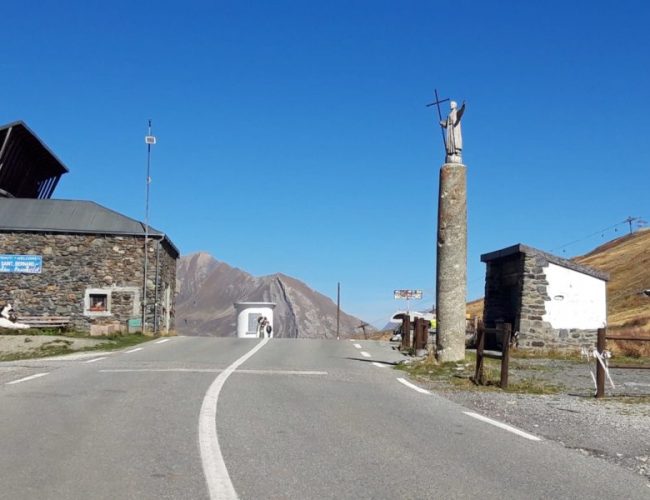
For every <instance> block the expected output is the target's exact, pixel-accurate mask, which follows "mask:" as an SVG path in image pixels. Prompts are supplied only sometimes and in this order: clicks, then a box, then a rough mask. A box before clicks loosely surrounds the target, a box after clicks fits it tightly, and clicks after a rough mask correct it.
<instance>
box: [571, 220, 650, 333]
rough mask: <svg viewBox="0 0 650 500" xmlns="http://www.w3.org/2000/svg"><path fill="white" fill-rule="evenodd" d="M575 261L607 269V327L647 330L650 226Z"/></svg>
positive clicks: (649, 318)
mask: <svg viewBox="0 0 650 500" xmlns="http://www.w3.org/2000/svg"><path fill="white" fill-rule="evenodd" d="M574 260H575V261H576V262H578V263H579V264H584V265H586V266H590V267H593V268H595V269H598V270H601V271H605V272H607V273H609V275H610V280H609V283H607V315H608V324H609V327H610V329H616V330H620V329H624V328H630V327H633V328H638V329H640V331H641V332H648V333H650V298H648V297H646V296H644V295H642V294H641V293H640V292H641V290H645V289H646V288H650V230H648V229H645V230H639V231H637V232H635V233H632V234H629V235H627V236H624V237H622V238H619V239H616V240H613V241H610V242H608V243H606V244H604V245H602V246H600V247H598V248H596V249H595V250H593V251H592V252H590V253H588V254H587V255H583V256H582V257H576V258H575V259H574Z"/></svg>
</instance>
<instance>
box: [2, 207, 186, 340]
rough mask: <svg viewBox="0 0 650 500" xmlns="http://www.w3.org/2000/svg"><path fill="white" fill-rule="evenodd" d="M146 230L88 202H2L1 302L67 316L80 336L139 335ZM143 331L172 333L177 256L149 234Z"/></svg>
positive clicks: (161, 237)
mask: <svg viewBox="0 0 650 500" xmlns="http://www.w3.org/2000/svg"><path fill="white" fill-rule="evenodd" d="M144 241H145V228H144V225H143V224H142V223H141V222H138V221H136V220H134V219H130V218H128V217H126V216H124V215H121V214H119V213H117V212H114V211H112V210H109V209H107V208H105V207H103V206H100V205H98V204H96V203H94V202H91V201H69V200H52V199H31V198H10V197H7V198H4V197H0V254H1V255H0V303H2V302H11V303H12V304H13V305H14V307H15V309H16V310H17V312H18V314H19V316H20V315H23V316H41V315H45V316H48V315H50V316H66V317H69V318H70V320H71V324H72V325H73V327H74V328H75V329H77V330H81V331H86V332H90V333H91V334H107V333H113V332H115V331H124V330H126V329H127V323H128V322H129V321H131V325H132V326H136V323H138V326H136V329H139V322H138V320H139V319H140V318H141V317H142V304H143V300H142V298H143V289H144V286H143V283H144ZM148 250H149V257H148V259H147V261H148V271H147V278H148V279H147V285H146V290H147V296H146V299H147V300H146V304H147V306H148V307H147V311H146V325H147V330H148V331H149V332H151V331H154V330H155V331H157V332H160V333H165V332H168V331H169V330H172V329H173V326H174V325H173V317H174V314H173V308H174V306H173V301H174V289H175V285H176V260H177V258H178V256H179V253H178V250H177V249H176V247H175V246H174V244H173V243H172V242H171V240H170V239H169V238H168V237H167V235H165V234H164V233H162V232H160V231H157V230H155V229H153V228H150V229H149V232H148Z"/></svg>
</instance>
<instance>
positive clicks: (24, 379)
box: [5, 372, 50, 385]
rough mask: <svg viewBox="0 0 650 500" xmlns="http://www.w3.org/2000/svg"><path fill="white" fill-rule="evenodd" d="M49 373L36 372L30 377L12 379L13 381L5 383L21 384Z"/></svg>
mask: <svg viewBox="0 0 650 500" xmlns="http://www.w3.org/2000/svg"><path fill="white" fill-rule="evenodd" d="M49 373H50V372H45V373H35V374H34V375H30V376H29V377H24V378H19V379H18V380H12V381H11V382H7V383H6V384H5V385H12V384H20V383H21V382H27V381H28V380H34V379H35V378H40V377H44V376H45V375H49Z"/></svg>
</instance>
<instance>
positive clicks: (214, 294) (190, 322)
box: [176, 253, 362, 338]
mask: <svg viewBox="0 0 650 500" xmlns="http://www.w3.org/2000/svg"><path fill="white" fill-rule="evenodd" d="M176 280H177V292H178V295H177V297H176V331H177V332H178V333H179V334H181V335H201V336H218V337H229V336H234V335H235V332H236V316H235V308H234V306H233V304H234V303H235V302H240V301H241V302H275V303H277V306H276V308H275V310H274V323H275V335H276V336H277V337H294V338H295V337H308V338H334V337H336V304H335V303H334V302H333V301H332V300H330V299H329V298H327V297H325V296H324V295H322V294H320V293H318V292H316V291H314V290H312V289H311V288H309V287H308V286H307V285H305V284H304V283H302V282H301V281H299V280H297V279H294V278H291V277H289V276H285V275H283V274H273V275H270V276H262V277H254V276H252V275H250V274H248V273H246V272H244V271H242V270H241V269H236V268H233V267H230V266H229V265H228V264H226V263H224V262H219V261H218V260H216V259H214V258H213V257H212V256H210V255H209V254H207V253H195V254H191V255H187V256H183V257H181V258H180V260H179V262H178V266H177V277H176ZM361 322H362V321H361V320H360V319H358V318H355V317H354V316H350V315H348V314H345V313H344V312H343V311H341V317H340V332H341V336H342V337H348V336H351V335H353V334H354V333H355V329H356V327H357V326H358V325H360V324H361ZM357 333H358V331H357Z"/></svg>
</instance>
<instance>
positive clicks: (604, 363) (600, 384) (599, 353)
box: [592, 328, 650, 398]
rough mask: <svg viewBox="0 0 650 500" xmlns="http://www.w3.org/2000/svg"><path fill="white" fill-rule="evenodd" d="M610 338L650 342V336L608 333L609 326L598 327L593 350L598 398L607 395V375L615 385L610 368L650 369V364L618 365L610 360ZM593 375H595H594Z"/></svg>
mask: <svg viewBox="0 0 650 500" xmlns="http://www.w3.org/2000/svg"><path fill="white" fill-rule="evenodd" d="M608 340H627V341H630V342H650V337H649V336H645V337H643V336H638V335H635V336H630V335H611V334H610V335H608V334H607V328H599V329H598V337H597V339H596V348H595V349H594V350H593V351H592V355H593V357H594V358H596V398H604V397H605V376H607V378H608V379H609V383H610V384H611V385H612V387H614V382H612V379H611V377H610V375H609V370H611V369H614V368H617V369H627V370H650V365H616V364H611V363H609V362H608V359H609V357H610V356H611V354H610V353H609V351H607V350H606V346H607V341H608ZM592 376H593V375H592Z"/></svg>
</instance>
